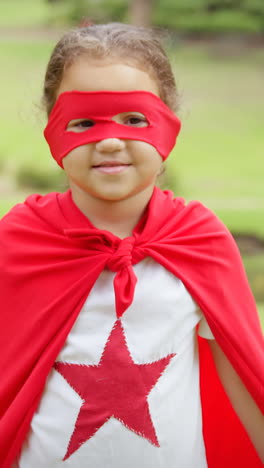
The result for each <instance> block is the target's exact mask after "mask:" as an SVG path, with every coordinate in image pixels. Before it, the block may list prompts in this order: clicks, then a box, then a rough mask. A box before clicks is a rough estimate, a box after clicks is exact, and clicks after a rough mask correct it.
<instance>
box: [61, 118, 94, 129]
mask: <svg viewBox="0 0 264 468" xmlns="http://www.w3.org/2000/svg"><path fill="white" fill-rule="evenodd" d="M94 125H95V122H93V120H89V119H85V120H71V121H70V122H69V124H68V127H67V130H69V131H71V132H83V131H85V130H87V128H90V127H93V126H94Z"/></svg>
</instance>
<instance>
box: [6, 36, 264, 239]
mask: <svg viewBox="0 0 264 468" xmlns="http://www.w3.org/2000/svg"><path fill="white" fill-rule="evenodd" d="M53 43H54V41H53V40H46V41H36V42H35V43H34V42H30V41H25V42H23V40H20V41H17V42H15V41H12V42H11V41H9V42H8V41H2V42H0V59H1V76H0V99H1V115H0V125H1V135H2V137H1V142H0V170H1V169H2V171H5V172H6V173H10V174H14V173H15V172H16V170H17V168H19V167H21V166H22V165H26V166H31V165H32V166H33V167H39V168H40V170H41V168H47V167H51V168H54V170H55V167H56V166H55V164H54V163H53V161H52V160H51V158H50V157H49V155H48V150H47V146H46V143H45V142H44V139H43V137H42V129H43V127H44V124H45V116H44V113H42V112H41V111H40V110H39V108H38V106H39V103H40V98H41V87H42V80H43V76H44V70H45V65H46V62H47V60H48V57H49V54H50V51H51V48H52V46H53ZM174 62H175V75H176V79H177V82H178V86H179V90H180V93H181V101H182V104H181V110H180V116H181V118H182V122H183V129H182V132H181V135H180V137H179V140H178V144H177V145H176V148H175V150H174V151H173V154H172V155H171V157H170V158H169V162H168V169H167V170H168V176H169V178H170V179H172V181H173V182H172V183H173V184H174V189H175V192H176V193H177V194H178V195H182V196H185V197H186V198H187V199H192V198H195V199H200V200H201V201H203V202H204V203H205V204H206V205H207V206H209V207H210V208H212V209H213V210H215V211H216V212H217V213H218V214H219V215H220V217H222V219H223V220H224V221H225V222H226V223H227V224H228V226H229V227H230V228H231V229H235V230H239V231H241V230H242V231H252V232H258V233H261V234H264V223H263V216H264V184H263V174H264V157H263V152H264V141H263V140H264V139H263V121H264V119H263V118H264V111H263V109H264V95H263V76H262V73H263V72H262V66H263V63H264V60H263V56H262V54H261V53H258V54H255V57H254V56H252V54H251V55H250V54H249V55H246V56H245V57H244V58H243V59H241V58H237V59H236V58H232V59H231V58H225V59H224V58H222V57H221V58H214V57H213V56H212V55H208V53H207V52H206V50H205V51H204V49H203V50H202V51H201V47H198V48H197V47H196V48H195V47H192V48H191V50H190V49H189V48H184V47H180V48H178V49H176V51H175V53H174ZM14 200H16V195H15V194H14V193H12V194H10V195H9V196H8V197H6V199H5V200H3V206H2V208H1V212H2V213H3V212H4V211H5V210H6V208H8V207H9V206H10V204H11V203H13V201H14Z"/></svg>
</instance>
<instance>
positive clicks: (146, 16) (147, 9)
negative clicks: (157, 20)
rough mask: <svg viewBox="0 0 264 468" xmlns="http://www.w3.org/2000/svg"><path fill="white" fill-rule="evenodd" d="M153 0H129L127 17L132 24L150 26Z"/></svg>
mask: <svg viewBox="0 0 264 468" xmlns="http://www.w3.org/2000/svg"><path fill="white" fill-rule="evenodd" d="M153 9H154V0H130V2H129V10H128V18H129V20H130V22H131V23H132V24H137V25H138V26H145V27H148V26H151V24H152V14H153Z"/></svg>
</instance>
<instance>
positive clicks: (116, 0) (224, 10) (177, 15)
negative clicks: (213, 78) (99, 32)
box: [46, 0, 264, 35]
mask: <svg viewBox="0 0 264 468" xmlns="http://www.w3.org/2000/svg"><path fill="white" fill-rule="evenodd" d="M46 1H48V2H50V3H54V12H55V10H56V7H55V5H58V6H60V11H61V13H62V15H63V17H64V19H66V21H68V23H70V24H81V25H83V24H86V23H87V22H88V23H89V24H90V23H91V22H94V23H102V22H108V21H125V22H131V23H133V24H138V25H143V26H150V25H154V26H158V27H164V28H169V29H172V30H176V31H177V32H180V33H183V34H186V33H187V34H196V35H197V34H199V35H203V34H207V35H208V34H227V33H228V34H229V33H231V34H232V33H239V34H243V33H249V34H252V33H253V34H256V33H257V34H262V35H263V34H264V0H46ZM52 8H53V7H52ZM54 15H55V13H54Z"/></svg>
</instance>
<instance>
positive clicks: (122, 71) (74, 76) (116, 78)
mask: <svg viewBox="0 0 264 468" xmlns="http://www.w3.org/2000/svg"><path fill="white" fill-rule="evenodd" d="M73 90H75V91H88V92H89V91H149V92H151V93H153V94H156V95H157V96H159V87H158V83H157V82H156V81H155V80H154V79H153V78H152V77H151V76H150V74H149V73H148V72H147V71H144V70H143V69H142V68H139V67H137V66H136V65H134V64H131V65H130V64H127V63H124V62H122V61H120V62H118V61H114V62H113V61H109V60H103V59H102V60H99V59H92V60H91V59H87V58H86V57H79V58H78V59H77V60H76V61H75V62H74V63H73V64H72V65H70V66H69V67H68V68H66V70H65V72H64V75H63V77H62V80H61V83H60V86H59V88H58V91H57V97H58V96H59V94H61V93H63V92H65V91H73Z"/></svg>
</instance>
